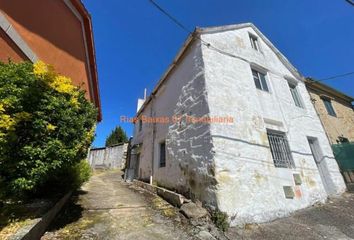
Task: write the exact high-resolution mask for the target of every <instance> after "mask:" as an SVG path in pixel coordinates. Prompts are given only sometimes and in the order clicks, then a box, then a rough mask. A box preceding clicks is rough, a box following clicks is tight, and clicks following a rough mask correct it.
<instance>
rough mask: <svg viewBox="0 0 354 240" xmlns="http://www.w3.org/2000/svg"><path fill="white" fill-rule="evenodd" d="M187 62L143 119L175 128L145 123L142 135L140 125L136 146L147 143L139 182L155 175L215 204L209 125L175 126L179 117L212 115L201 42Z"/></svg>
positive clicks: (161, 182) (162, 182) (165, 183)
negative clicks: (162, 150) (162, 153)
mask: <svg viewBox="0 0 354 240" xmlns="http://www.w3.org/2000/svg"><path fill="white" fill-rule="evenodd" d="M182 59H183V60H182V61H179V62H178V63H177V66H176V67H175V69H174V70H173V72H172V73H171V74H170V75H169V76H168V79H167V80H166V81H165V82H164V84H163V85H162V86H161V88H160V89H159V91H158V92H157V95H156V96H155V97H154V99H153V100H152V101H150V102H149V104H148V105H147V106H146V107H145V109H144V110H143V112H142V113H141V114H140V117H142V116H143V115H145V116H152V117H168V118H169V120H170V121H169V123H167V124H162V123H156V124H152V123H143V129H142V131H139V130H138V123H137V124H136V126H135V130H134V138H133V142H132V144H133V145H134V144H141V143H142V147H141V151H140V163H139V174H140V176H139V178H140V179H143V180H148V179H149V178H150V175H151V174H152V175H153V181H154V182H155V183H157V184H158V185H159V186H163V187H166V188H169V189H173V190H177V191H178V192H180V193H183V194H185V195H186V196H188V197H191V198H198V199H201V200H203V201H204V202H205V203H209V204H212V205H215V204H216V200H215V194H214V193H215V191H214V190H213V189H214V186H215V183H216V182H215V179H214V177H213V172H214V170H213V169H214V165H213V161H212V158H213V152H212V144H211V137H210V128H209V125H208V124H188V123H187V122H186V121H182V122H180V121H177V122H173V121H172V120H173V119H172V118H173V117H174V116H175V117H177V116H182V119H184V120H185V116H186V115H188V116H193V115H198V116H200V115H202V116H204V115H205V116H207V115H208V113H209V109H208V105H207V102H206V92H205V82H204V66H203V62H202V58H201V46H200V43H194V44H192V46H190V47H189V49H188V50H187V51H186V53H185V54H184V56H182ZM154 132H155V133H154ZM164 140H165V141H166V149H167V155H166V166H165V167H159V144H160V143H161V142H162V141H164ZM152 159H153V160H152ZM152 164H154V166H153V173H152Z"/></svg>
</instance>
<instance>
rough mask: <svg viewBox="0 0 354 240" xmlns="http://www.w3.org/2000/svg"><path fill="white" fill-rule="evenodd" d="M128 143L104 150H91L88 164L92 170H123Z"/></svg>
mask: <svg viewBox="0 0 354 240" xmlns="http://www.w3.org/2000/svg"><path fill="white" fill-rule="evenodd" d="M127 149H128V143H123V144H119V145H115V146H111V147H105V148H92V149H91V150H90V152H89V155H88V162H89V164H90V166H91V167H92V168H110V169H115V168H118V169H124V168H125V164H126V158H127Z"/></svg>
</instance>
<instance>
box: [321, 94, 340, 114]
mask: <svg viewBox="0 0 354 240" xmlns="http://www.w3.org/2000/svg"><path fill="white" fill-rule="evenodd" d="M322 101H323V103H324V105H325V107H326V110H327V112H328V114H329V115H331V116H333V117H336V116H337V114H336V112H335V111H334V108H333V106H332V102H331V100H330V99H328V98H323V99H322Z"/></svg>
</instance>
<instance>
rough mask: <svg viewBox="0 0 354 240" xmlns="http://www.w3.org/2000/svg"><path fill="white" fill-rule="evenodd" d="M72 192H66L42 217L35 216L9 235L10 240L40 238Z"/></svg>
mask: <svg viewBox="0 0 354 240" xmlns="http://www.w3.org/2000/svg"><path fill="white" fill-rule="evenodd" d="M71 194H72V192H69V193H67V194H66V195H65V196H64V197H62V198H61V199H60V200H59V201H58V202H57V203H56V204H55V205H54V207H52V208H51V209H50V210H49V211H48V212H47V213H46V214H45V215H44V216H43V217H42V218H37V219H34V220H33V221H32V223H31V224H29V225H26V226H25V227H23V228H21V229H20V230H19V231H18V232H17V233H16V234H15V235H13V236H12V237H10V240H34V239H40V238H41V237H42V235H43V234H44V233H45V231H46V229H47V227H48V226H49V224H50V223H51V222H52V221H53V219H54V218H55V216H56V215H57V214H58V213H59V211H60V210H61V209H62V207H63V206H64V205H65V203H66V202H67V201H68V199H69V198H70V196H71Z"/></svg>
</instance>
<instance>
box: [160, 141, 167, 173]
mask: <svg viewBox="0 0 354 240" xmlns="http://www.w3.org/2000/svg"><path fill="white" fill-rule="evenodd" d="M162 146H163V148H164V153H163V155H162ZM162 156H164V157H163V161H162ZM163 167H166V141H165V140H163V141H161V142H160V143H159V168H163Z"/></svg>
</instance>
